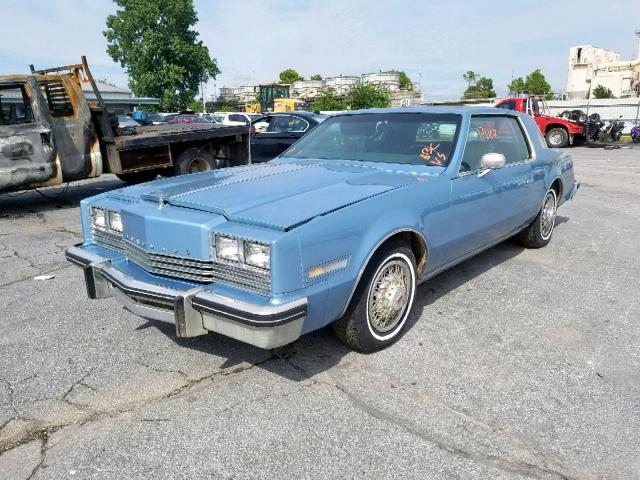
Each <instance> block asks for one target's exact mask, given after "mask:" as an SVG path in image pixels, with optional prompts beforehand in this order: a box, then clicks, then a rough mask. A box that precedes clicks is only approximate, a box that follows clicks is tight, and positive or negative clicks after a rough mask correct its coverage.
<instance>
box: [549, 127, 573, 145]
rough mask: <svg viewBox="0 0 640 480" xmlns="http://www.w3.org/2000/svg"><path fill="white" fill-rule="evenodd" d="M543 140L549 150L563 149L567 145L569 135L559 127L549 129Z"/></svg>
mask: <svg viewBox="0 0 640 480" xmlns="http://www.w3.org/2000/svg"><path fill="white" fill-rule="evenodd" d="M545 138H546V139H547V145H548V146H549V147H550V148H564V147H566V146H567V145H568V143H569V133H568V132H567V131H566V130H565V129H564V128H560V127H555V128H551V129H550V130H549V131H548V132H547V134H546V135H545Z"/></svg>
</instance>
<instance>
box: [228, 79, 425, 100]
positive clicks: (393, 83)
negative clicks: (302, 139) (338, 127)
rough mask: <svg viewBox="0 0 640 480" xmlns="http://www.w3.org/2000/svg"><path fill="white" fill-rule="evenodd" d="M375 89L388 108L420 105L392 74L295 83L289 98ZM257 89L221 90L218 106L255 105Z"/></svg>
mask: <svg viewBox="0 0 640 480" xmlns="http://www.w3.org/2000/svg"><path fill="white" fill-rule="evenodd" d="M359 84H364V85H376V86H378V87H381V88H384V89H386V90H387V91H389V93H390V94H391V105H392V106H398V107H400V106H413V105H417V104H419V103H420V98H421V97H422V95H421V93H420V92H419V91H415V88H414V89H412V90H403V89H400V74H399V73H398V72H394V71H388V72H383V71H380V72H376V73H365V74H363V75H338V76H335V77H327V78H325V79H324V80H298V81H296V82H293V83H292V84H291V87H290V89H289V94H290V96H291V98H295V99H299V100H303V101H305V102H307V103H312V102H313V101H314V100H315V99H316V98H318V96H319V95H321V94H322V93H323V92H325V91H327V90H328V89H331V90H332V91H333V93H334V94H335V96H336V97H338V98H344V97H346V95H347V94H348V93H349V90H351V89H352V88H353V87H354V86H356V85H359ZM257 88H258V86H257V85H256V86H253V85H245V86H241V87H227V86H224V87H221V88H220V94H219V96H218V100H217V101H218V103H221V104H226V105H248V104H250V103H253V102H255V94H256V90H257Z"/></svg>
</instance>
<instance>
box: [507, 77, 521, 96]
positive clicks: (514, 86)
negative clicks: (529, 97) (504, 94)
mask: <svg viewBox="0 0 640 480" xmlns="http://www.w3.org/2000/svg"><path fill="white" fill-rule="evenodd" d="M507 87H508V88H509V95H522V94H523V93H524V89H525V86H524V80H523V78H522V77H518V78H514V79H513V80H512V81H511V83H510V84H509V85H507Z"/></svg>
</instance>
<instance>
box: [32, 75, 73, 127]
mask: <svg viewBox="0 0 640 480" xmlns="http://www.w3.org/2000/svg"><path fill="white" fill-rule="evenodd" d="M39 83H40V88H42V93H43V94H44V96H45V98H46V99H47V104H48V105H49V113H50V114H51V116H52V117H58V118H59V117H73V115H74V113H75V112H74V111H73V104H72V103H71V99H70V98H69V93H68V92H67V89H66V88H65V87H64V85H63V84H62V82H59V81H57V80H46V81H42V82H39Z"/></svg>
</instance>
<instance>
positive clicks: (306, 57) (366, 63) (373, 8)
mask: <svg viewBox="0 0 640 480" xmlns="http://www.w3.org/2000/svg"><path fill="white" fill-rule="evenodd" d="M638 1H639V0H615V1H612V2H605V1H603V0H597V1H592V0H580V1H573V0H560V1H558V0H536V1H524V0H500V1H498V0H495V1H490V0H484V1H476V0H465V1H462V0H446V1H439V2H432V1H427V0H423V1H420V0H400V1H376V0H368V1H365V0H340V1H338V0H333V1H326V0H325V1H323V0H314V1H313V0H309V1H306V0H261V1H253V0H208V1H207V0H196V2H195V5H196V9H197V11H198V17H199V23H198V25H197V26H196V29H197V30H198V31H199V32H200V35H201V38H202V40H203V41H204V43H205V44H206V45H207V46H208V47H209V50H210V51H211V54H212V56H214V57H215V58H217V60H218V65H219V67H220V69H221V70H222V73H221V74H220V75H219V76H218V78H217V79H216V81H215V84H216V86H217V88H219V87H221V86H223V85H229V86H230V85H241V84H247V83H257V82H265V81H271V80H274V79H276V78H277V74H278V72H280V71H281V70H283V69H285V68H288V67H293V68H295V69H296V70H298V71H299V72H300V73H301V74H302V75H304V76H305V77H308V76H309V75H312V74H315V73H320V74H321V75H322V76H323V77H326V76H332V75H339V74H343V75H347V74H361V73H366V72H372V71H378V70H385V69H392V68H394V69H400V70H404V71H406V72H407V74H408V75H409V77H411V79H412V80H414V81H417V80H418V72H419V71H421V72H422V82H421V85H422V90H423V91H424V92H425V97H426V98H433V99H445V98H457V97H459V96H460V95H461V93H462V91H463V90H464V88H465V82H464V81H463V80H462V74H463V73H464V72H466V71H467V70H474V71H475V72H477V73H480V74H481V75H485V76H488V77H490V78H493V80H494V85H495V87H496V91H497V92H498V94H499V95H501V94H502V95H503V94H506V85H507V83H509V82H510V80H511V77H512V75H515V76H525V75H526V74H527V73H529V72H531V71H532V70H534V69H535V68H540V69H542V71H543V72H544V73H545V75H546V76H547V79H548V80H549V82H550V83H551V86H552V88H553V89H554V91H557V92H559V91H563V90H564V86H565V82H566V70H567V61H568V56H569V47H570V46H572V45H581V44H592V45H597V46H601V47H604V48H609V49H612V50H616V51H618V52H620V53H621V54H622V55H623V58H624V59H630V58H631V57H632V56H635V54H636V51H637V45H638V44H637V37H635V36H634V31H635V30H636V29H640V5H639V4H638ZM2 7H3V8H2V10H3V13H2V19H3V22H2V29H0V75H1V74H11V73H24V72H27V71H28V68H29V64H30V63H34V64H35V65H36V67H46V66H54V65H60V64H68V63H75V62H78V61H79V57H80V55H81V54H86V55H87V57H88V59H89V62H90V65H91V66H92V70H93V72H94V75H95V76H96V77H98V78H106V79H108V80H109V81H111V82H113V83H115V84H116V85H120V86H126V84H127V77H126V74H125V72H124V71H123V70H122V69H121V68H120V67H119V66H118V65H116V64H115V63H113V62H112V61H111V59H110V58H109V57H108V55H107V54H106V52H105V50H106V41H105V39H104V37H103V35H102V31H103V30H104V28H105V18H106V17H107V15H108V14H110V13H113V12H114V11H115V4H113V3H112V2H111V1H109V0H41V1H35V0H2ZM213 87H214V85H213V82H210V84H209V86H208V89H207V95H211V94H213Z"/></svg>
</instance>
